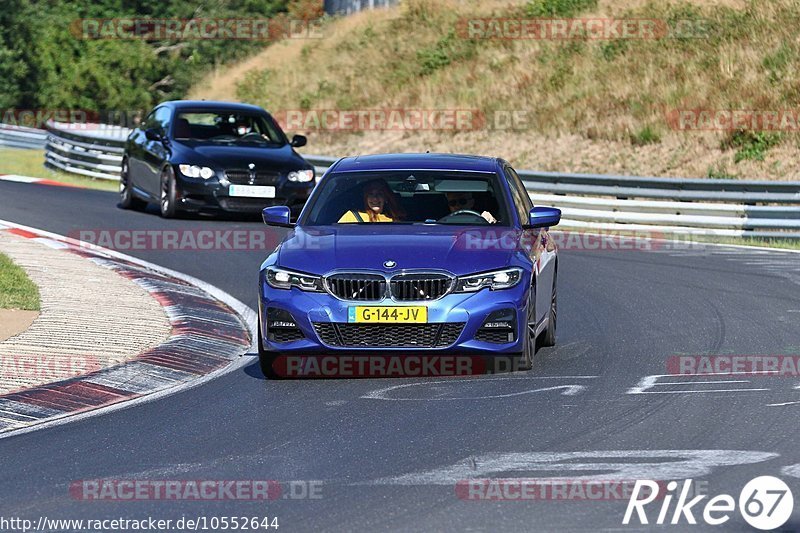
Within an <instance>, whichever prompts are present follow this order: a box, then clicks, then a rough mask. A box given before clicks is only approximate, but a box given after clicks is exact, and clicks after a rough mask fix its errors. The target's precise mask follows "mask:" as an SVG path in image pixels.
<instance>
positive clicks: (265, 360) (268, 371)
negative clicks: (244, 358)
mask: <svg viewBox="0 0 800 533" xmlns="http://www.w3.org/2000/svg"><path fill="white" fill-rule="evenodd" d="M260 322H261V321H260V320H259V326H258V364H259V366H260V367H261V372H262V373H263V374H264V376H265V377H267V378H269V379H281V377H282V376H280V375H278V373H277V372H275V368H274V367H273V363H275V360H276V359H277V358H278V354H277V353H275V352H268V351H267V350H265V349H264V340H263V338H262V337H261V324H260Z"/></svg>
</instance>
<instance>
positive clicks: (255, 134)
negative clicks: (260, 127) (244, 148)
mask: <svg viewBox="0 0 800 533" xmlns="http://www.w3.org/2000/svg"><path fill="white" fill-rule="evenodd" d="M248 138H249V139H256V140H259V141H262V140H264V139H263V137H261V134H260V133H258V132H257V131H249V132H247V133H245V134H244V135H242V136H241V137H239V138H238V139H237V140H238V141H245V140H248Z"/></svg>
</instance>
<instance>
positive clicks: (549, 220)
mask: <svg viewBox="0 0 800 533" xmlns="http://www.w3.org/2000/svg"><path fill="white" fill-rule="evenodd" d="M528 218H529V222H528V225H527V226H526V227H528V228H549V227H550V226H557V225H558V223H559V222H561V209H556V208H555V207H534V208H533V209H531V211H530V213H528Z"/></svg>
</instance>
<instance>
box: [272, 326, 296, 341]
mask: <svg viewBox="0 0 800 533" xmlns="http://www.w3.org/2000/svg"><path fill="white" fill-rule="evenodd" d="M267 338H268V339H269V340H271V341H272V342H294V341H299V340H301V339H304V338H305V335H303V332H302V331H300V329H299V328H270V329H269V332H268V333H267Z"/></svg>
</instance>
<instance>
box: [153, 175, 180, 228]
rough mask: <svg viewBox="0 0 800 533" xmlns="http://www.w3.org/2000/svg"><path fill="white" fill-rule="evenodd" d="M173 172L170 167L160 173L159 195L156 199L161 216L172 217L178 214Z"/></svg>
mask: <svg viewBox="0 0 800 533" xmlns="http://www.w3.org/2000/svg"><path fill="white" fill-rule="evenodd" d="M176 197H177V191H176V185H175V174H174V172H173V170H172V168H171V167H167V168H165V169H164V171H163V172H162V173H161V195H160V198H159V201H158V207H159V211H160V213H161V216H162V217H163V218H173V217H175V215H177V214H178V207H177V205H176V204H177V200H176Z"/></svg>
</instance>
